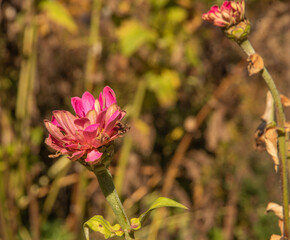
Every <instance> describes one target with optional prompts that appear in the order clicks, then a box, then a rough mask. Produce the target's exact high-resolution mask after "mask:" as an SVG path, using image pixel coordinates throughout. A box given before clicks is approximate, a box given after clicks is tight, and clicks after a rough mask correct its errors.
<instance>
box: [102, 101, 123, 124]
mask: <svg viewBox="0 0 290 240" xmlns="http://www.w3.org/2000/svg"><path fill="white" fill-rule="evenodd" d="M115 112H118V113H119V112H120V111H119V109H118V106H117V104H112V105H111V106H110V107H109V108H108V109H107V112H106V117H105V122H106V123H107V122H108V120H109V119H110V117H111V116H112V115H113V114H114V113H115Z"/></svg>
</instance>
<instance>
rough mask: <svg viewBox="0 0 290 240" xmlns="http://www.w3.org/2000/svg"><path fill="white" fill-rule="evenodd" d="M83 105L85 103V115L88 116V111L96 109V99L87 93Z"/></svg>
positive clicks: (83, 97) (83, 98)
mask: <svg viewBox="0 0 290 240" xmlns="http://www.w3.org/2000/svg"><path fill="white" fill-rule="evenodd" d="M82 103H83V108H84V112H85V114H87V112H88V111H90V110H92V109H94V105H95V98H94V96H93V95H92V94H90V93H89V92H85V93H84V94H83V96H82Z"/></svg>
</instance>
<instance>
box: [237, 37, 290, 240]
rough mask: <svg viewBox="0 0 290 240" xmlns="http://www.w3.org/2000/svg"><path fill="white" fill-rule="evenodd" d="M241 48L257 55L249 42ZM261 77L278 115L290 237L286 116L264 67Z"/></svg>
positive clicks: (284, 205)
mask: <svg viewBox="0 0 290 240" xmlns="http://www.w3.org/2000/svg"><path fill="white" fill-rule="evenodd" d="M239 45H240V47H241V48H242V49H243V50H244V51H245V52H246V54H247V55H248V56H250V55H252V54H254V53H255V50H254V48H253V47H252V45H251V43H250V42H249V41H248V40H245V41H243V42H242V43H240V44H239ZM261 75H262V77H263V78H264V80H265V82H266V84H267V85H268V88H269V90H270V92H271V94H272V97H273V99H274V103H275V107H276V113H277V124H278V126H277V134H278V146H279V159H280V164H279V168H280V173H281V183H282V194H283V218H284V221H283V224H284V232H283V236H284V237H286V238H288V237H289V205H288V204H289V196H288V193H289V191H288V189H289V188H288V161H287V148H286V137H287V133H286V131H285V114H284V111H283V106H282V103H281V98H280V94H279V92H278V90H277V88H276V85H275V82H274V80H273V78H272V77H271V75H270V73H269V72H268V70H267V69H266V68H265V67H264V69H263V70H262V71H261Z"/></svg>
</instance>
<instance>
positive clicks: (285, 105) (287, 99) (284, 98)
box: [280, 94, 290, 107]
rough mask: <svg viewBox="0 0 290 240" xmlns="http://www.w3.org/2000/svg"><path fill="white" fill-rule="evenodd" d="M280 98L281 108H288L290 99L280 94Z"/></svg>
mask: <svg viewBox="0 0 290 240" xmlns="http://www.w3.org/2000/svg"><path fill="white" fill-rule="evenodd" d="M280 97H281V102H282V104H283V106H284V107H290V99H289V98H287V97H286V96H284V95H282V94H280Z"/></svg>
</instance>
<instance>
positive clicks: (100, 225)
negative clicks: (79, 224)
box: [84, 215, 124, 240]
mask: <svg viewBox="0 0 290 240" xmlns="http://www.w3.org/2000/svg"><path fill="white" fill-rule="evenodd" d="M89 229H91V230H92V231H94V232H100V233H102V234H103V235H104V237H105V238H106V239H108V238H111V237H115V236H122V235H123V234H124V232H123V230H122V229H121V226H120V225H119V224H115V225H114V226H112V225H111V224H110V223H109V222H108V221H107V220H105V219H104V218H103V216H101V215H96V216H93V217H92V218H91V219H90V220H88V221H86V222H85V223H84V232H85V237H86V240H89V239H90V238H89Z"/></svg>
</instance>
